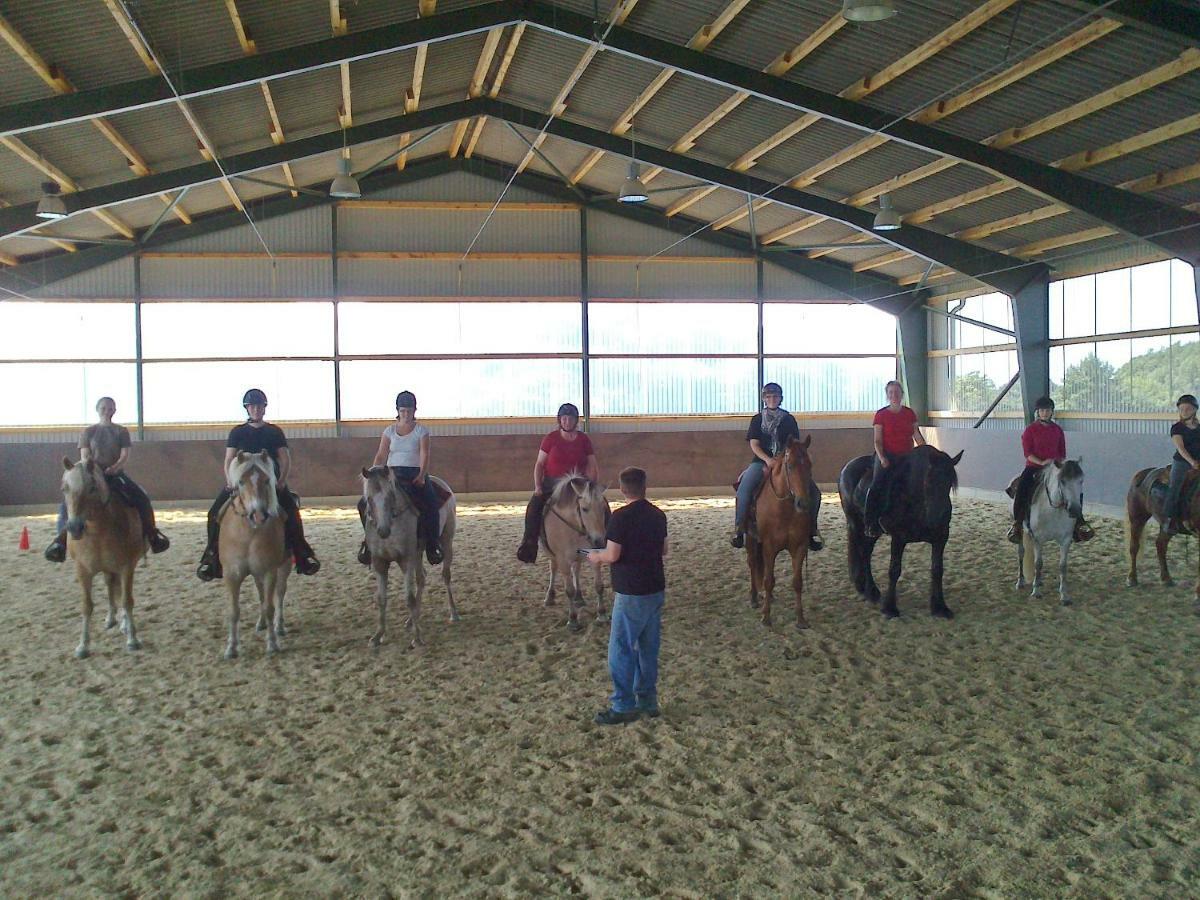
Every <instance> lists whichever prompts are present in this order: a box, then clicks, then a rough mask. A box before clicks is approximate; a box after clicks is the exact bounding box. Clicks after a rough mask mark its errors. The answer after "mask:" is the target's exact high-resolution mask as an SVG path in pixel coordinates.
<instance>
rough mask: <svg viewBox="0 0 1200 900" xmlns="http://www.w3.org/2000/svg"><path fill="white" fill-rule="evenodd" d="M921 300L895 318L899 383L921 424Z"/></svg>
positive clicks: (924, 362)
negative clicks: (897, 339)
mask: <svg viewBox="0 0 1200 900" xmlns="http://www.w3.org/2000/svg"><path fill="white" fill-rule="evenodd" d="M922 293H925V292H922ZM924 299H925V298H924V297H919V298H917V299H916V300H915V302H913V303H912V304H911V305H910V306H909V308H908V309H906V310H904V311H903V312H901V313H900V314H899V315H897V316H896V331H897V333H898V335H899V341H898V343H899V345H900V347H899V350H900V353H899V357H900V383H901V384H903V385H904V395H905V397H907V398H908V405H909V406H911V407H912V409H913V412H915V413H916V414H917V421H918V422H920V423H921V424H925V422H926V420H927V419H928V418H929V314H928V313H927V312H926V310H925V307H924V305H923V301H924Z"/></svg>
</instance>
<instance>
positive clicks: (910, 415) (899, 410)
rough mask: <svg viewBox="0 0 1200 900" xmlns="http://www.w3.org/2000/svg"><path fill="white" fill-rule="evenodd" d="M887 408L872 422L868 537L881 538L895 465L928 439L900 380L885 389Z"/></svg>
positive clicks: (865, 513)
mask: <svg viewBox="0 0 1200 900" xmlns="http://www.w3.org/2000/svg"><path fill="white" fill-rule="evenodd" d="M885 391H886V393H887V398H888V405H887V406H885V407H883V409H881V410H879V411H878V412H877V413H875V419H874V421H873V422H872V423H871V424H872V429H873V430H874V432H875V459H874V463H875V466H874V469H873V470H872V472H871V489H870V490H869V491H867V502H866V510H865V512H864V513H863V518H864V519H865V520H866V521H865V526H866V532H867V535H868V536H869V537H876V538H877V537H879V536H880V535H881V534H882V533H883V529H882V528H880V527H879V516H880V515H881V514H882V513H883V510H882V509H881V508H880V507H882V506H883V503H884V500H885V498H886V497H887V490H888V486H889V485H890V484H891V480H892V475H893V473H894V472H895V466H896V463H898V462H900V460H901V459H903V458H904V457H905V456H907V455H908V454H909V453H911V452H912V450H913V447H917V446H924V444H925V438H924V436H923V435H922V434H921V428H920V426H919V425H917V414H916V413H915V412H913V411H912V410H911V409H910V408H909V407H907V406H905V405H904V387H903V385H901V384H900V382H898V381H889V382H888V383H887V387H886V388H885Z"/></svg>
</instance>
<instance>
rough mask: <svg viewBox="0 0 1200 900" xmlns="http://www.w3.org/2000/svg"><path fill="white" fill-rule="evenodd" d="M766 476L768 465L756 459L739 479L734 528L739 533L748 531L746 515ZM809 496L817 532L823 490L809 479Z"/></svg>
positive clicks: (734, 503)
mask: <svg viewBox="0 0 1200 900" xmlns="http://www.w3.org/2000/svg"><path fill="white" fill-rule="evenodd" d="M766 474H767V466H766V463H764V462H763V461H762V460H761V459H756V460H754V462H752V463H750V465H748V466H746V470H745V471H744V472H742V475H741V477H740V478H739V479H738V487H737V495H736V496H735V498H734V502H733V527H734V528H735V529H736V530H737V531H738V532H739V533H741V532H743V531H745V529H746V514H747V513H748V512H749V511H750V504H751V503H752V502H753V501H754V495H755V493H756V492H757V490H758V487H759V485H761V484H762V483H763V480H764V479H765V478H766ZM808 496H809V498H810V502H811V503H812V521H813V530H814V531H815V530H817V515H818V514H819V513H820V512H821V489H820V488H819V487H817V483H816V481H814V480H812V479H809V482H808Z"/></svg>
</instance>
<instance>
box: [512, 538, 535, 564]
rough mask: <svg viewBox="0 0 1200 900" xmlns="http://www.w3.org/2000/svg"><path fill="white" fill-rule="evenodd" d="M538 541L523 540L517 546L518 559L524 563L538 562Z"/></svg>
mask: <svg viewBox="0 0 1200 900" xmlns="http://www.w3.org/2000/svg"><path fill="white" fill-rule="evenodd" d="M537 551H538V546H537V541H522V542H521V546H520V547H518V548H517V559H519V560H520V561H521V562H523V563H531V562H537Z"/></svg>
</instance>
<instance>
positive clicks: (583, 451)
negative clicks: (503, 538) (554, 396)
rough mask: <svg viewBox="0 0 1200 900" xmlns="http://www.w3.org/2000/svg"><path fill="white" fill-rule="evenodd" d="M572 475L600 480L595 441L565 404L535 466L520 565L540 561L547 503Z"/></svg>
mask: <svg viewBox="0 0 1200 900" xmlns="http://www.w3.org/2000/svg"><path fill="white" fill-rule="evenodd" d="M572 472H575V473H578V474H581V475H583V476H584V477H585V478H586V479H587V480H588V481H599V480H600V468H599V466H598V465H597V464H596V451H595V450H594V449H593V448H592V441H591V439H590V438H589V437H588V436H587V435H586V434H584V433H583V432H582V431H580V430H579V409H578V407H576V406H575V404H574V403H564V404H563V405H562V406H560V407H559V408H558V428H557V429H555V430H554V431H552V432H550V433H549V434H548V435H546V436H545V437H544V438H543V439H542V445H541V447H540V448H539V449H538V455H537V462H536V463H534V464H533V496H532V497H530V498H529V505H528V506H527V507H526V508H525V534H524V536H523V537H522V538H521V546H520V547H518V548H517V559H519V560H520V561H521V562H524V563H531V562H536V561H537V552H538V536H539V535H540V534H541V531H542V514H543V512H544V511H545V509H546V500H547V499H549V497H550V494H551V493H553V492H554V486H555V485H556V484H558V482H559V480H560V479H562V478H565V477H566V476H567V475H570V474H571V473H572Z"/></svg>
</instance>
